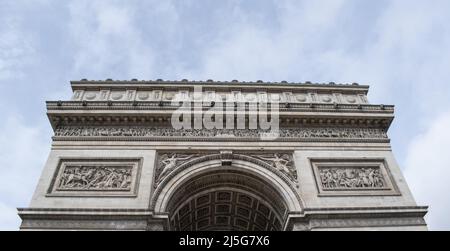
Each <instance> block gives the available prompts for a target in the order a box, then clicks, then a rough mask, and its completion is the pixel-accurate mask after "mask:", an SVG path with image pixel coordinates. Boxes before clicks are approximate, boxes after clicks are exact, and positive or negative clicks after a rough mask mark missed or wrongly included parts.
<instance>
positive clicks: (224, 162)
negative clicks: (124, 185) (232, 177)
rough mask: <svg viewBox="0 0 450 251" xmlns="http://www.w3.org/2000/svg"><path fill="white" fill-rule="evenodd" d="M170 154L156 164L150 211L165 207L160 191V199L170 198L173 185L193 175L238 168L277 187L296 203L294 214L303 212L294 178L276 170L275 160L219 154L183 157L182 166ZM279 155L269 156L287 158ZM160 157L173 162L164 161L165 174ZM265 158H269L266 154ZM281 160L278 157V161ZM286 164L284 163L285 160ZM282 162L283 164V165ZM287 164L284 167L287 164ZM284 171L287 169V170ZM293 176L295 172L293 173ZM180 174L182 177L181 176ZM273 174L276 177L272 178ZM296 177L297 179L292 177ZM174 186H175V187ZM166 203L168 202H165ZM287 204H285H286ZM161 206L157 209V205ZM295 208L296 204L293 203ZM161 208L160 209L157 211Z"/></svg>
mask: <svg viewBox="0 0 450 251" xmlns="http://www.w3.org/2000/svg"><path fill="white" fill-rule="evenodd" d="M174 154H175V156H174V155H173V154H167V153H161V154H160V155H159V157H158V160H157V167H156V168H157V170H156V171H155V183H154V192H153V195H152V199H151V205H150V207H151V208H152V209H155V211H157V210H161V209H162V210H164V209H165V208H164V206H165V205H162V204H163V203H164V202H161V198H160V197H161V196H162V191H164V196H163V197H170V195H167V193H168V191H169V190H170V191H174V190H176V189H177V188H176V187H174V186H176V184H178V186H179V185H180V184H181V183H182V182H184V181H186V180H188V179H189V178H191V177H193V173H196V172H199V171H203V172H207V171H208V170H209V171H211V170H222V171H224V170H230V169H236V168H238V169H239V170H241V171H245V172H249V173H254V174H256V175H257V176H259V177H262V179H263V180H266V181H267V180H268V181H269V183H270V184H271V185H273V186H275V187H277V189H278V190H283V192H281V194H283V193H284V194H285V195H286V194H289V195H288V196H290V197H291V198H290V200H291V201H290V202H292V201H295V200H296V201H298V203H299V205H300V206H297V207H296V206H294V205H292V203H291V206H290V208H289V209H290V210H293V211H300V210H301V208H302V202H301V199H300V196H299V194H298V192H297V189H298V181H297V179H296V178H294V177H292V176H291V175H292V174H289V173H287V172H286V171H283V170H279V169H278V167H277V165H278V166H279V167H280V165H282V164H280V163H279V164H275V162H276V161H278V160H266V161H263V160H262V159H258V158H257V156H258V155H255V156H252V155H251V153H249V154H233V153H231V152H221V153H214V154H207V155H204V154H202V155H201V156H200V155H199V154H196V153H195V154H192V155H189V154H182V155H180V157H181V162H180V163H177V161H175V162H173V160H174V159H176V158H177V157H176V153H174ZM280 154H281V153H272V156H275V155H278V158H279V159H284V158H286V156H281V155H280ZM283 154H285V155H288V156H289V155H290V157H289V161H292V154H291V153H289V154H286V153H283ZM161 156H162V157H163V160H168V159H172V160H171V161H172V162H168V161H166V162H165V163H169V164H168V165H169V166H168V168H169V169H168V170H167V171H165V170H164V169H165V168H166V167H167V166H166V165H167V164H166V165H164V166H161V164H162V163H164V161H163V160H161V159H159V158H160V157H161ZM265 156H268V155H267V154H266V155H265ZM280 156H281V157H280ZM274 158H275V159H276V158H277V157H274ZM284 160H285V161H287V160H286V159H284ZM285 161H282V162H285ZM286 164H287V163H286ZM289 165H292V168H294V169H295V166H294V165H293V163H289ZM286 169H287V170H289V168H287V167H286ZM295 173H296V171H295ZM182 174H183V175H182ZM273 174H275V175H273ZM295 177H296V176H295ZM175 183H176V184H175ZM166 202H167V201H166ZM287 203H288V202H287ZM157 204H160V205H157ZM294 204H295V203H294ZM157 207H161V208H157Z"/></svg>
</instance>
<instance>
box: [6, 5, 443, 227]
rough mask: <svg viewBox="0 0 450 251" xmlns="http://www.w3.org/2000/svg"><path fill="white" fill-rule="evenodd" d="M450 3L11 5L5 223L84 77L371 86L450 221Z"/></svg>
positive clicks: (415, 172) (425, 192) (435, 217)
mask: <svg viewBox="0 0 450 251" xmlns="http://www.w3.org/2000/svg"><path fill="white" fill-rule="evenodd" d="M449 24H450V1H448V0H433V1H426V0H423V1H420V0H391V1H384V0H377V1H371V0H346V1H344V0H329V1H325V0H321V1H318V0H315V1H313V0H304V1H281V0H273V1H269V0H267V1H266V0H245V1H244V0H242V1H237V0H229V1H213V0H209V1H208V0H195V1H194V0H192V1H189V0H179V1H161V0H159V1H152V0H148V1H143V0H142V1H138V0H127V1H125V0H123V1H113V0H110V1H95V0H87V1H84V0H73V1H59V0H54V1H51V0H0V115H1V118H2V121H1V122H0V181H1V183H0V184H1V185H0V230H15V229H17V228H18V226H19V224H20V220H19V218H18V217H17V214H16V207H26V206H28V203H29V202H30V199H31V196H32V193H33V190H34V187H35V185H36V183H37V181H38V179H39V176H40V173H41V171H42V168H43V165H44V162H45V160H46V158H47V155H48V153H49V150H50V143H51V142H50V137H51V135H52V131H51V128H50V125H49V123H48V120H47V118H46V115H45V111H46V110H45V103H44V101H45V100H59V99H68V98H70V94H71V92H70V86H69V81H70V80H79V79H82V78H87V79H106V78H113V79H132V78H138V79H157V78H162V79H166V80H175V79H183V78H187V79H190V80H194V79H196V80H206V79H214V80H232V79H239V80H245V81H249V80H258V79H262V80H267V81H281V80H287V81H293V82H304V81H311V82H330V81H334V82H337V83H352V82H358V83H361V84H369V85H371V90H370V95H369V100H370V102H372V103H378V104H395V105H396V119H395V121H394V123H393V125H392V127H391V129H390V131H389V135H390V137H391V138H392V144H393V150H394V153H395V155H396V157H397V160H398V162H399V163H400V165H401V167H402V170H403V172H404V174H405V176H406V178H407V181H408V182H409V185H410V187H411V189H412V191H413V193H414V195H415V198H416V200H417V202H418V203H419V204H420V205H430V212H429V215H428V216H427V221H428V223H429V226H430V228H431V229H433V230H439V229H447V230H450V182H449V179H450V164H449V163H450V106H449V105H450V25H449Z"/></svg>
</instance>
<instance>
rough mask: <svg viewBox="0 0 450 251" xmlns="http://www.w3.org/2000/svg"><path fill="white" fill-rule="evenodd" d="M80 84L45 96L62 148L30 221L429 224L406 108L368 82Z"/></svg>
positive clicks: (216, 226)
mask: <svg viewBox="0 0 450 251" xmlns="http://www.w3.org/2000/svg"><path fill="white" fill-rule="evenodd" d="M71 85H72V90H73V96H72V98H71V100H69V101H48V102H47V111H48V112H47V115H48V117H49V120H50V123H51V125H52V127H53V130H54V136H53V137H52V139H53V141H52V146H51V147H52V148H51V152H50V156H49V157H48V160H47V162H46V164H45V167H44V170H43V173H42V176H41V178H40V180H39V183H38V185H37V188H36V191H35V193H34V196H33V198H32V201H31V203H30V206H29V207H28V208H20V209H19V215H20V217H21V218H22V225H21V229H22V230H72V229H79V230H426V229H427V226H426V223H425V221H424V219H423V217H424V215H425V214H426V212H427V207H422V206H418V205H417V204H416V202H415V201H414V199H413V197H412V195H411V192H410V190H409V188H408V186H407V184H406V182H405V180H404V178H403V176H402V173H401V170H400V168H399V166H398V165H397V163H396V161H395V159H394V156H393V154H392V151H391V147H390V142H389V138H388V136H387V131H388V128H389V126H390V124H391V122H392V120H393V118H394V107H393V106H391V105H374V104H370V103H369V102H368V100H367V92H368V89H369V87H368V86H365V85H358V84H349V85H347V84H345V85H343V84H335V83H329V84H313V83H309V82H306V83H287V82H285V81H283V82H277V83H267V82H262V81H256V82H239V81H230V82H215V81H212V80H208V81H187V80H182V81H163V80H155V81H138V80H136V79H133V80H131V81H113V80H110V79H108V80H105V81H90V80H85V79H84V80H81V81H72V82H71ZM200 87H201V89H202V90H201V92H197V91H195V90H196V88H197V89H198V88H200ZM275 108H276V110H275ZM274 111H275V112H276V113H274ZM177 112H178V115H179V116H178V115H177V116H174V114H176V113H177ZM211 114H214V115H211ZM191 115H192V116H191ZM210 115H211V116H210ZM263 115H264V116H263ZM264 118H266V120H265V121H264V120H261V119H264ZM208 119H209V120H208ZM205 121H209V122H210V124H213V125H215V127H212V128H208V127H207V126H206V127H205V126H204V125H203V123H202V122H205ZM269 121H270V122H271V123H272V122H276V125H275V124H271V125H272V128H267V127H264V126H267V124H270V123H268V122H269ZM174 122H176V123H178V124H182V125H195V124H196V123H197V124H200V125H203V127H195V126H193V127H192V128H187V127H184V128H182V129H179V128H176V127H174ZM199 122H200V123H199ZM264 122H265V123H264ZM264 124H265V125H264ZM230 125H231V127H229V126H230ZM233 125H234V127H233ZM236 125H241V128H238V127H239V126H236ZM242 125H243V126H242ZM274 125H275V126H276V127H277V128H276V130H272V129H273V126H274Z"/></svg>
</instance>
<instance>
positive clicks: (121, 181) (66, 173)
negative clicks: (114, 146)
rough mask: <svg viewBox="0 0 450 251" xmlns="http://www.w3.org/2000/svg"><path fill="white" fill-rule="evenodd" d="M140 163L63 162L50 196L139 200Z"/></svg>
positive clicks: (120, 160)
mask: <svg viewBox="0 0 450 251" xmlns="http://www.w3.org/2000/svg"><path fill="white" fill-rule="evenodd" d="M140 162H141V161H140V160H139V159H118V160H99V159H82V160H80V159H79V160H69V159H63V160H61V161H60V163H59V165H58V168H57V170H56V173H55V177H54V179H53V180H52V184H51V186H50V188H49V191H48V196H135V195H136V190H137V178H138V176H139V172H140Z"/></svg>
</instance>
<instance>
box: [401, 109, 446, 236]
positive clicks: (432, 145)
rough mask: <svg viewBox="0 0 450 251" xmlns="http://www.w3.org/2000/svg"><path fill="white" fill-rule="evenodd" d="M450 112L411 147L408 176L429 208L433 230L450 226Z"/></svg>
mask: <svg viewBox="0 0 450 251" xmlns="http://www.w3.org/2000/svg"><path fill="white" fill-rule="evenodd" d="M449 129H450V112H448V113H446V114H443V115H441V116H440V117H438V118H437V119H436V120H434V121H432V122H431V123H430V127H429V128H428V130H427V131H426V132H424V133H423V134H420V135H418V136H417V137H415V138H414V139H413V140H412V143H411V144H410V146H409V147H408V155H407V158H406V169H405V177H406V179H407V181H408V184H409V186H410V188H411V190H412V192H413V194H414V195H415V198H416V200H417V202H418V203H419V204H421V205H429V206H430V209H429V213H428V217H427V221H428V222H427V223H428V224H429V227H430V229H432V230H449V226H450V217H449V212H450V199H449V198H450V182H449V177H450V154H449V151H450V130H449Z"/></svg>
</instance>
